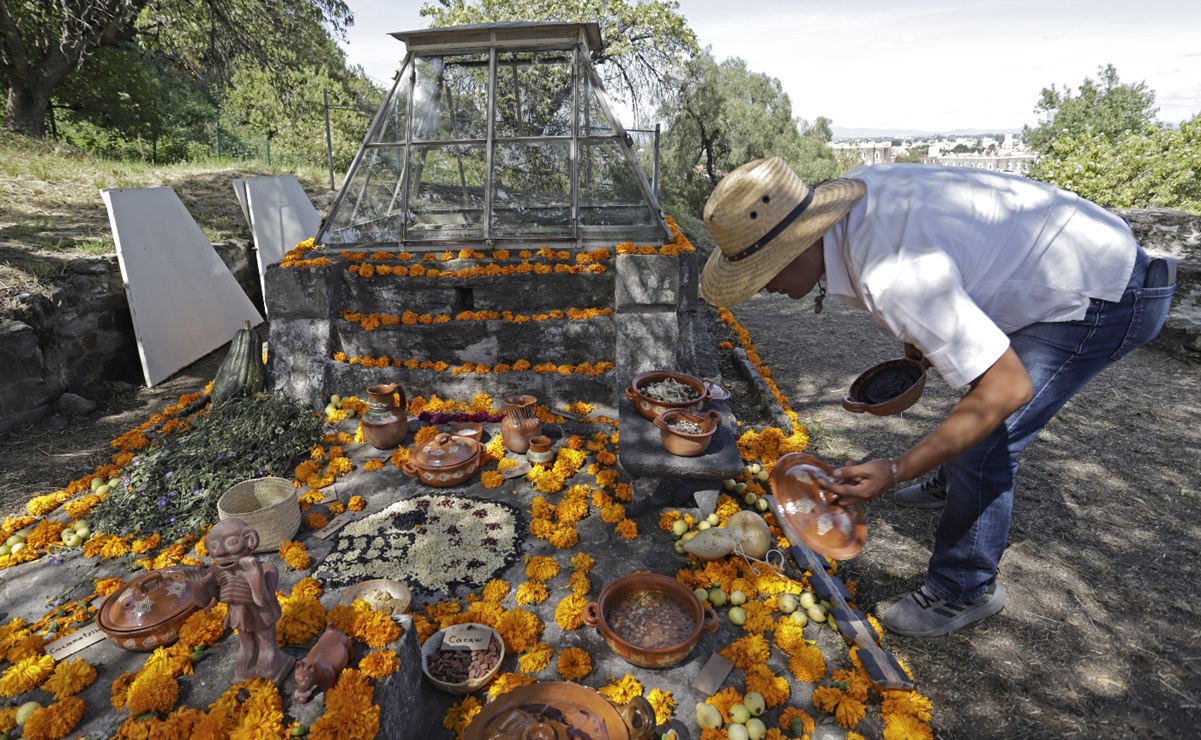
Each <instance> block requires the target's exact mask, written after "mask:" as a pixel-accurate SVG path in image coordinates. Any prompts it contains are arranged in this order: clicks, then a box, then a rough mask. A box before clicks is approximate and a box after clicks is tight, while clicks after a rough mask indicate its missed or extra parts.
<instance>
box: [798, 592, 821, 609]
mask: <svg viewBox="0 0 1201 740" xmlns="http://www.w3.org/2000/svg"><path fill="white" fill-rule="evenodd" d="M800 603H801V608H802V609H808V608H809V607H811V606H813V605H814V604H816V603H817V597H816V596H814V594H813V592H812V591H804V592H802V593H801V598H800Z"/></svg>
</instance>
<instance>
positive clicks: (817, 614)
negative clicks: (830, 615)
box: [805, 604, 826, 622]
mask: <svg viewBox="0 0 1201 740" xmlns="http://www.w3.org/2000/svg"><path fill="white" fill-rule="evenodd" d="M805 611H807V612H809V618H810V619H812V620H813V621H814V622H824V621H826V610H825V609H824V608H822V605H821V604H814V605H813V606H811V607H809V608H808V609H806V610H805Z"/></svg>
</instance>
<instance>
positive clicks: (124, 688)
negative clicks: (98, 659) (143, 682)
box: [110, 673, 138, 711]
mask: <svg viewBox="0 0 1201 740" xmlns="http://www.w3.org/2000/svg"><path fill="white" fill-rule="evenodd" d="M137 677H138V675H137V674H136V673H122V674H121V675H120V676H118V677H117V680H116V681H113V685H112V689H111V690H110V691H111V700H112V704H113V709H116V710H117V711H120V710H122V709H124V708H125V699H126V697H127V696H128V695H129V685H130V684H132V683H133V680H134V679H135V678H137Z"/></svg>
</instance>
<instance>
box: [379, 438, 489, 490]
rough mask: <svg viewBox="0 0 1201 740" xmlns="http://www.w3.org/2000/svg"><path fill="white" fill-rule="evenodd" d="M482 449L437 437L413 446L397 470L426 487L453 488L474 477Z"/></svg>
mask: <svg viewBox="0 0 1201 740" xmlns="http://www.w3.org/2000/svg"><path fill="white" fill-rule="evenodd" d="M483 449H484V448H483V445H481V444H480V443H479V442H476V441H475V440H473V439H468V438H466V437H453V436H451V435H449V434H439V435H438V436H437V437H435V438H434V439H433V440H431V441H429V442H425V443H424V444H420V445H414V446H413V447H412V449H411V450H410V452H409V459H408V461H406V462H405V464H404V465H402V466H401V468H400V469H401V471H402V472H403V473H404V474H405V475H407V476H409V477H410V478H417V479H418V480H420V481H421V482H422V483H424V484H426V485H427V486H434V487H435V488H447V487H449V486H457V485H459V484H461V483H466V482H467V481H469V480H471V477H472V476H473V475H475V471H476V468H478V467H479V466H480V457H481V456H482V455H483Z"/></svg>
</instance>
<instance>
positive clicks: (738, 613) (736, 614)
mask: <svg viewBox="0 0 1201 740" xmlns="http://www.w3.org/2000/svg"><path fill="white" fill-rule="evenodd" d="M726 616H727V617H729V618H730V624H733V625H737V626H738V627H741V626H742V625H744V624H746V612H745V611H744V610H743V608H742V607H741V606H732V607H730V611H729V613H728V614H727V615H726Z"/></svg>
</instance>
